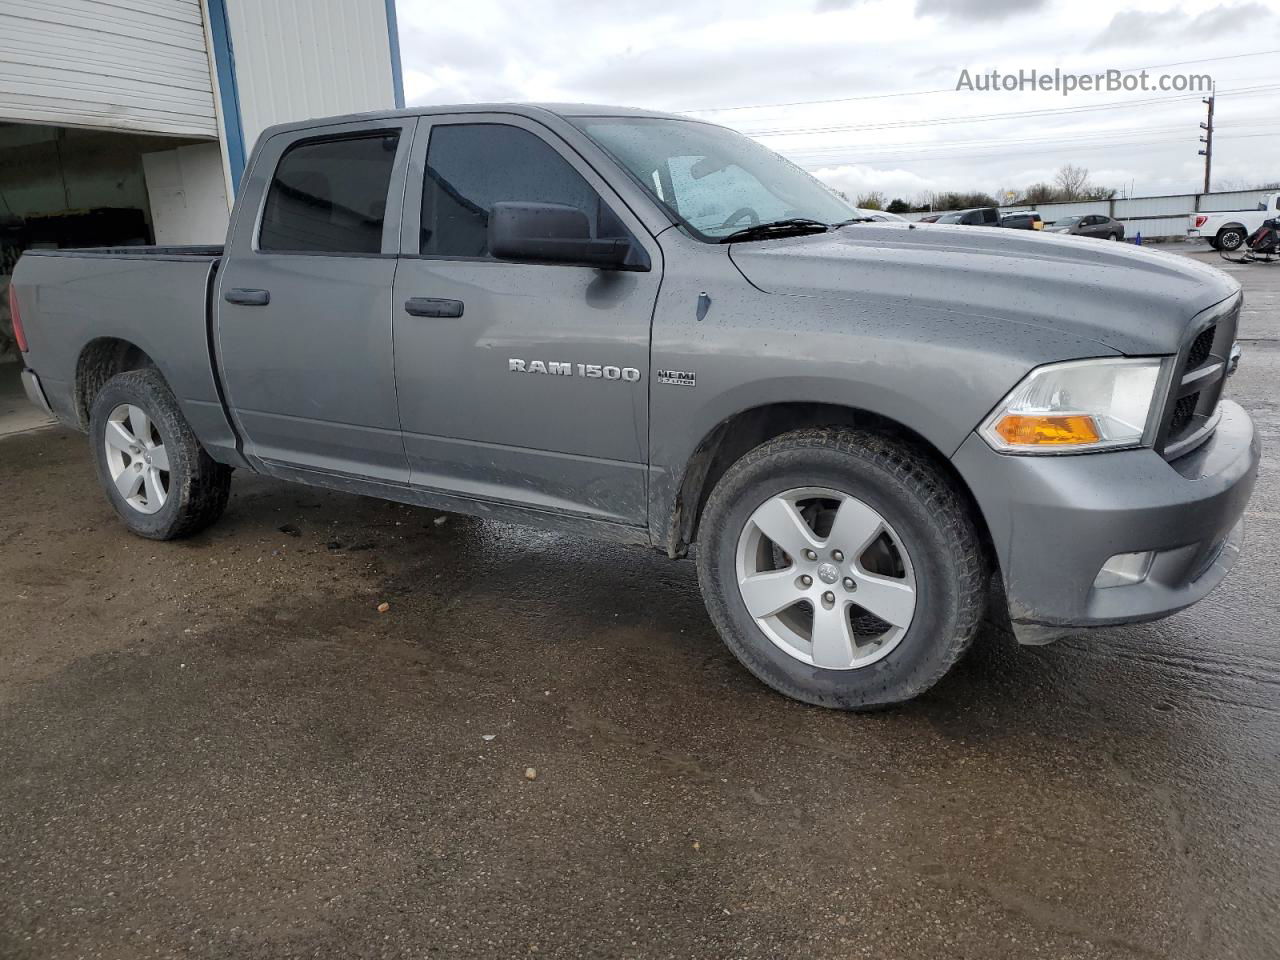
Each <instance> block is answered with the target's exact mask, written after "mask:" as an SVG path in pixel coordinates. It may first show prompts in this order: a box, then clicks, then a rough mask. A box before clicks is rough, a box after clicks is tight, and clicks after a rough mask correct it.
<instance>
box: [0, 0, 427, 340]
mask: <svg viewBox="0 0 1280 960" xmlns="http://www.w3.org/2000/svg"><path fill="white" fill-rule="evenodd" d="M402 105H403V94H402V92H401V80H400V54H399V42H398V38H397V34H396V20H395V4H394V0H0V198H3V201H4V203H3V205H2V206H0V354H3V353H4V350H5V346H6V336H5V333H6V330H7V327H8V324H7V313H8V310H7V304H6V298H5V297H4V292H5V287H6V286H7V283H8V274H9V273H10V272H11V271H12V268H13V264H14V263H15V262H16V260H17V258H18V256H19V255H20V254H21V252H22V251H23V250H25V249H28V248H31V247H46V248H47V247H54V248H57V247H79V246H121V245H128V244H145V243H159V244H178V243H221V242H222V240H223V238H224V236H225V233H226V227H227V220H228V212H229V208H230V205H231V202H232V200H233V199H234V196H235V189H236V186H237V184H238V183H239V180H240V176H241V173H242V172H243V170H244V164H245V160H246V158H247V155H248V154H249V152H250V151H251V150H252V148H253V144H254V141H255V140H256V139H257V138H258V135H259V134H260V133H261V132H262V130H263V129H264V128H265V127H267V126H270V125H271V124H274V123H280V122H283V121H289V120H305V119H309V118H312V117H320V116H328V115H333V114H343V113H356V112H360V111H364V110H382V109H388V108H392V107H396V106H402Z"/></svg>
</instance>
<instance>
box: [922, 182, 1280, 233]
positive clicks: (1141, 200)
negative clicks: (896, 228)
mask: <svg viewBox="0 0 1280 960" xmlns="http://www.w3.org/2000/svg"><path fill="white" fill-rule="evenodd" d="M1273 192H1274V191H1271V190H1232V191H1230V192H1225V191H1224V192H1222V193H1199V194H1197V193H1183V194H1176V195H1173V196H1165V197H1131V198H1129V199H1124V200H1121V199H1117V200H1082V201H1079V202H1077V203H1044V204H1041V205H1040V206H1038V207H1035V208H1034V209H1035V210H1037V211H1039V213H1040V216H1042V217H1044V219H1045V222H1046V223H1047V222H1049V221H1051V220H1057V219H1059V218H1061V217H1070V216H1087V215H1088V214H1091V213H1101V214H1106V215H1107V216H1111V217H1115V218H1116V219H1117V220H1122V221H1124V225H1125V233H1126V234H1127V235H1128V236H1134V235H1135V234H1137V233H1141V234H1142V235H1143V236H1144V237H1183V236H1186V233H1187V216H1188V215H1189V214H1192V213H1195V212H1197V211H1200V212H1204V211H1212V210H1254V209H1257V206H1258V204H1259V203H1261V202H1262V201H1264V200H1266V198H1267V197H1269V196H1270V195H1271V194H1272V193H1273ZM1113 206H1114V209H1113ZM1031 209H1033V208H1032V207H1028V206H1025V205H1023V206H1017V207H1001V208H1000V212H1001V213H1012V212H1014V211H1015V210H1031ZM903 216H905V217H906V218H907V219H908V220H919V219H920V218H921V217H923V216H925V214H923V213H907V214H903Z"/></svg>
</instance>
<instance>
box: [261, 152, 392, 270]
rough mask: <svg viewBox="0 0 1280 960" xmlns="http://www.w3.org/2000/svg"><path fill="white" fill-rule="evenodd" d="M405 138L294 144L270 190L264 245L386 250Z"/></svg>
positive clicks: (298, 248) (340, 250)
mask: <svg viewBox="0 0 1280 960" xmlns="http://www.w3.org/2000/svg"><path fill="white" fill-rule="evenodd" d="M399 140H400V134H399V132H398V131H391V132H387V133H374V134H367V135H360V136H355V137H344V138H342V139H333V140H308V141H305V142H303V143H298V144H295V145H294V146H292V147H290V148H289V149H288V150H286V151H285V154H284V156H282V157H281V158H280V163H279V164H278V165H277V167H276V175H275V177H274V178H273V179H272V181H271V186H270V188H269V189H268V190H267V205H266V208H265V210H264V211H263V215H262V230H261V233H260V234H259V235H258V249H259V250H262V251H284V252H290V253H380V252H381V251H382V224H383V220H384V219H385V218H386V213H387V191H388V189H389V188H390V186H391V168H392V166H393V165H394V163H395V159H396V145H397V144H398V143H399Z"/></svg>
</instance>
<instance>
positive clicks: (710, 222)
mask: <svg viewBox="0 0 1280 960" xmlns="http://www.w3.org/2000/svg"><path fill="white" fill-rule="evenodd" d="M573 122H574V124H575V125H576V126H577V127H578V128H579V129H580V130H582V132H583V133H585V134H586V135H587V136H588V137H590V138H591V139H592V140H594V141H595V142H596V143H597V144H599V145H600V147H602V148H603V149H604V150H606V151H608V152H609V153H610V154H612V155H613V157H614V159H616V160H617V161H618V162H619V163H620V164H622V166H623V167H625V168H626V169H627V170H628V171H630V173H631V174H632V175H633V176H634V177H635V178H636V179H637V180H639V181H640V184H641V186H643V187H644V188H645V189H646V190H647V191H648V192H649V194H650V195H651V196H652V197H653V198H654V199H655V200H657V201H658V202H659V203H660V204H662V205H663V206H664V207H666V208H667V209H668V210H669V211H671V213H673V214H674V215H675V216H676V217H677V218H678V219H679V220H680V221H681V222H682V223H684V225H685V226H686V227H688V228H689V229H690V230H691V231H692V232H693V233H694V234H696V235H697V236H698V237H699V238H700V239H702V240H707V241H717V240H719V239H721V238H723V237H727V236H728V235H729V234H731V233H734V232H736V231H738V230H741V229H742V228H744V227H752V226H756V225H757V224H761V223H772V222H775V221H778V220H788V219H792V218H804V219H808V220H817V221H820V222H821V223H827V224H833V223H841V222H843V221H846V220H850V219H853V218H854V217H856V216H857V213H856V211H855V210H854V209H853V207H852V206H850V205H849V204H847V203H845V202H844V201H843V200H841V199H840V198H839V197H837V196H836V195H835V194H834V193H832V192H831V191H830V190H828V189H827V188H826V187H824V186H823V185H822V184H821V183H820V182H819V181H818V180H817V179H815V178H814V177H812V176H811V175H809V174H808V173H806V172H805V171H803V170H801V169H800V168H799V167H797V166H796V165H795V164H793V163H791V162H790V161H788V160H784V159H783V158H782V157H780V156H778V154H776V153H774V152H773V151H772V150H769V149H768V148H766V147H763V146H761V145H760V144H758V143H756V142H755V141H754V140H751V139H749V138H747V137H744V136H743V135H742V134H740V133H735V132H734V131H732V130H726V129H725V128H724V127H716V126H712V125H711V124H707V123H700V122H698V121H694V120H668V119H663V118H659V117H579V118H576V119H574V121H573Z"/></svg>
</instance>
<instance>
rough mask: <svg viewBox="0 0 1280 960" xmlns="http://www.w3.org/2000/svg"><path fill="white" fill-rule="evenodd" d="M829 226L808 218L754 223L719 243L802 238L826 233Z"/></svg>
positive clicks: (722, 238) (790, 218)
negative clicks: (773, 238)
mask: <svg viewBox="0 0 1280 960" xmlns="http://www.w3.org/2000/svg"><path fill="white" fill-rule="evenodd" d="M828 229H830V224H827V223H823V222H822V221H821V220H810V219H809V218H808V217H788V218H787V219H785V220H770V221H769V222H768V223H756V224H752V225H751V226H749V227H743V228H742V229H741V230H735V231H733V233H731V234H729V235H728V236H725V237H721V238H720V240H719V242H720V243H737V242H739V241H742V240H768V239H770V238H772V237H802V236H804V235H805V234H807V233H826V232H827V230H828Z"/></svg>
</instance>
